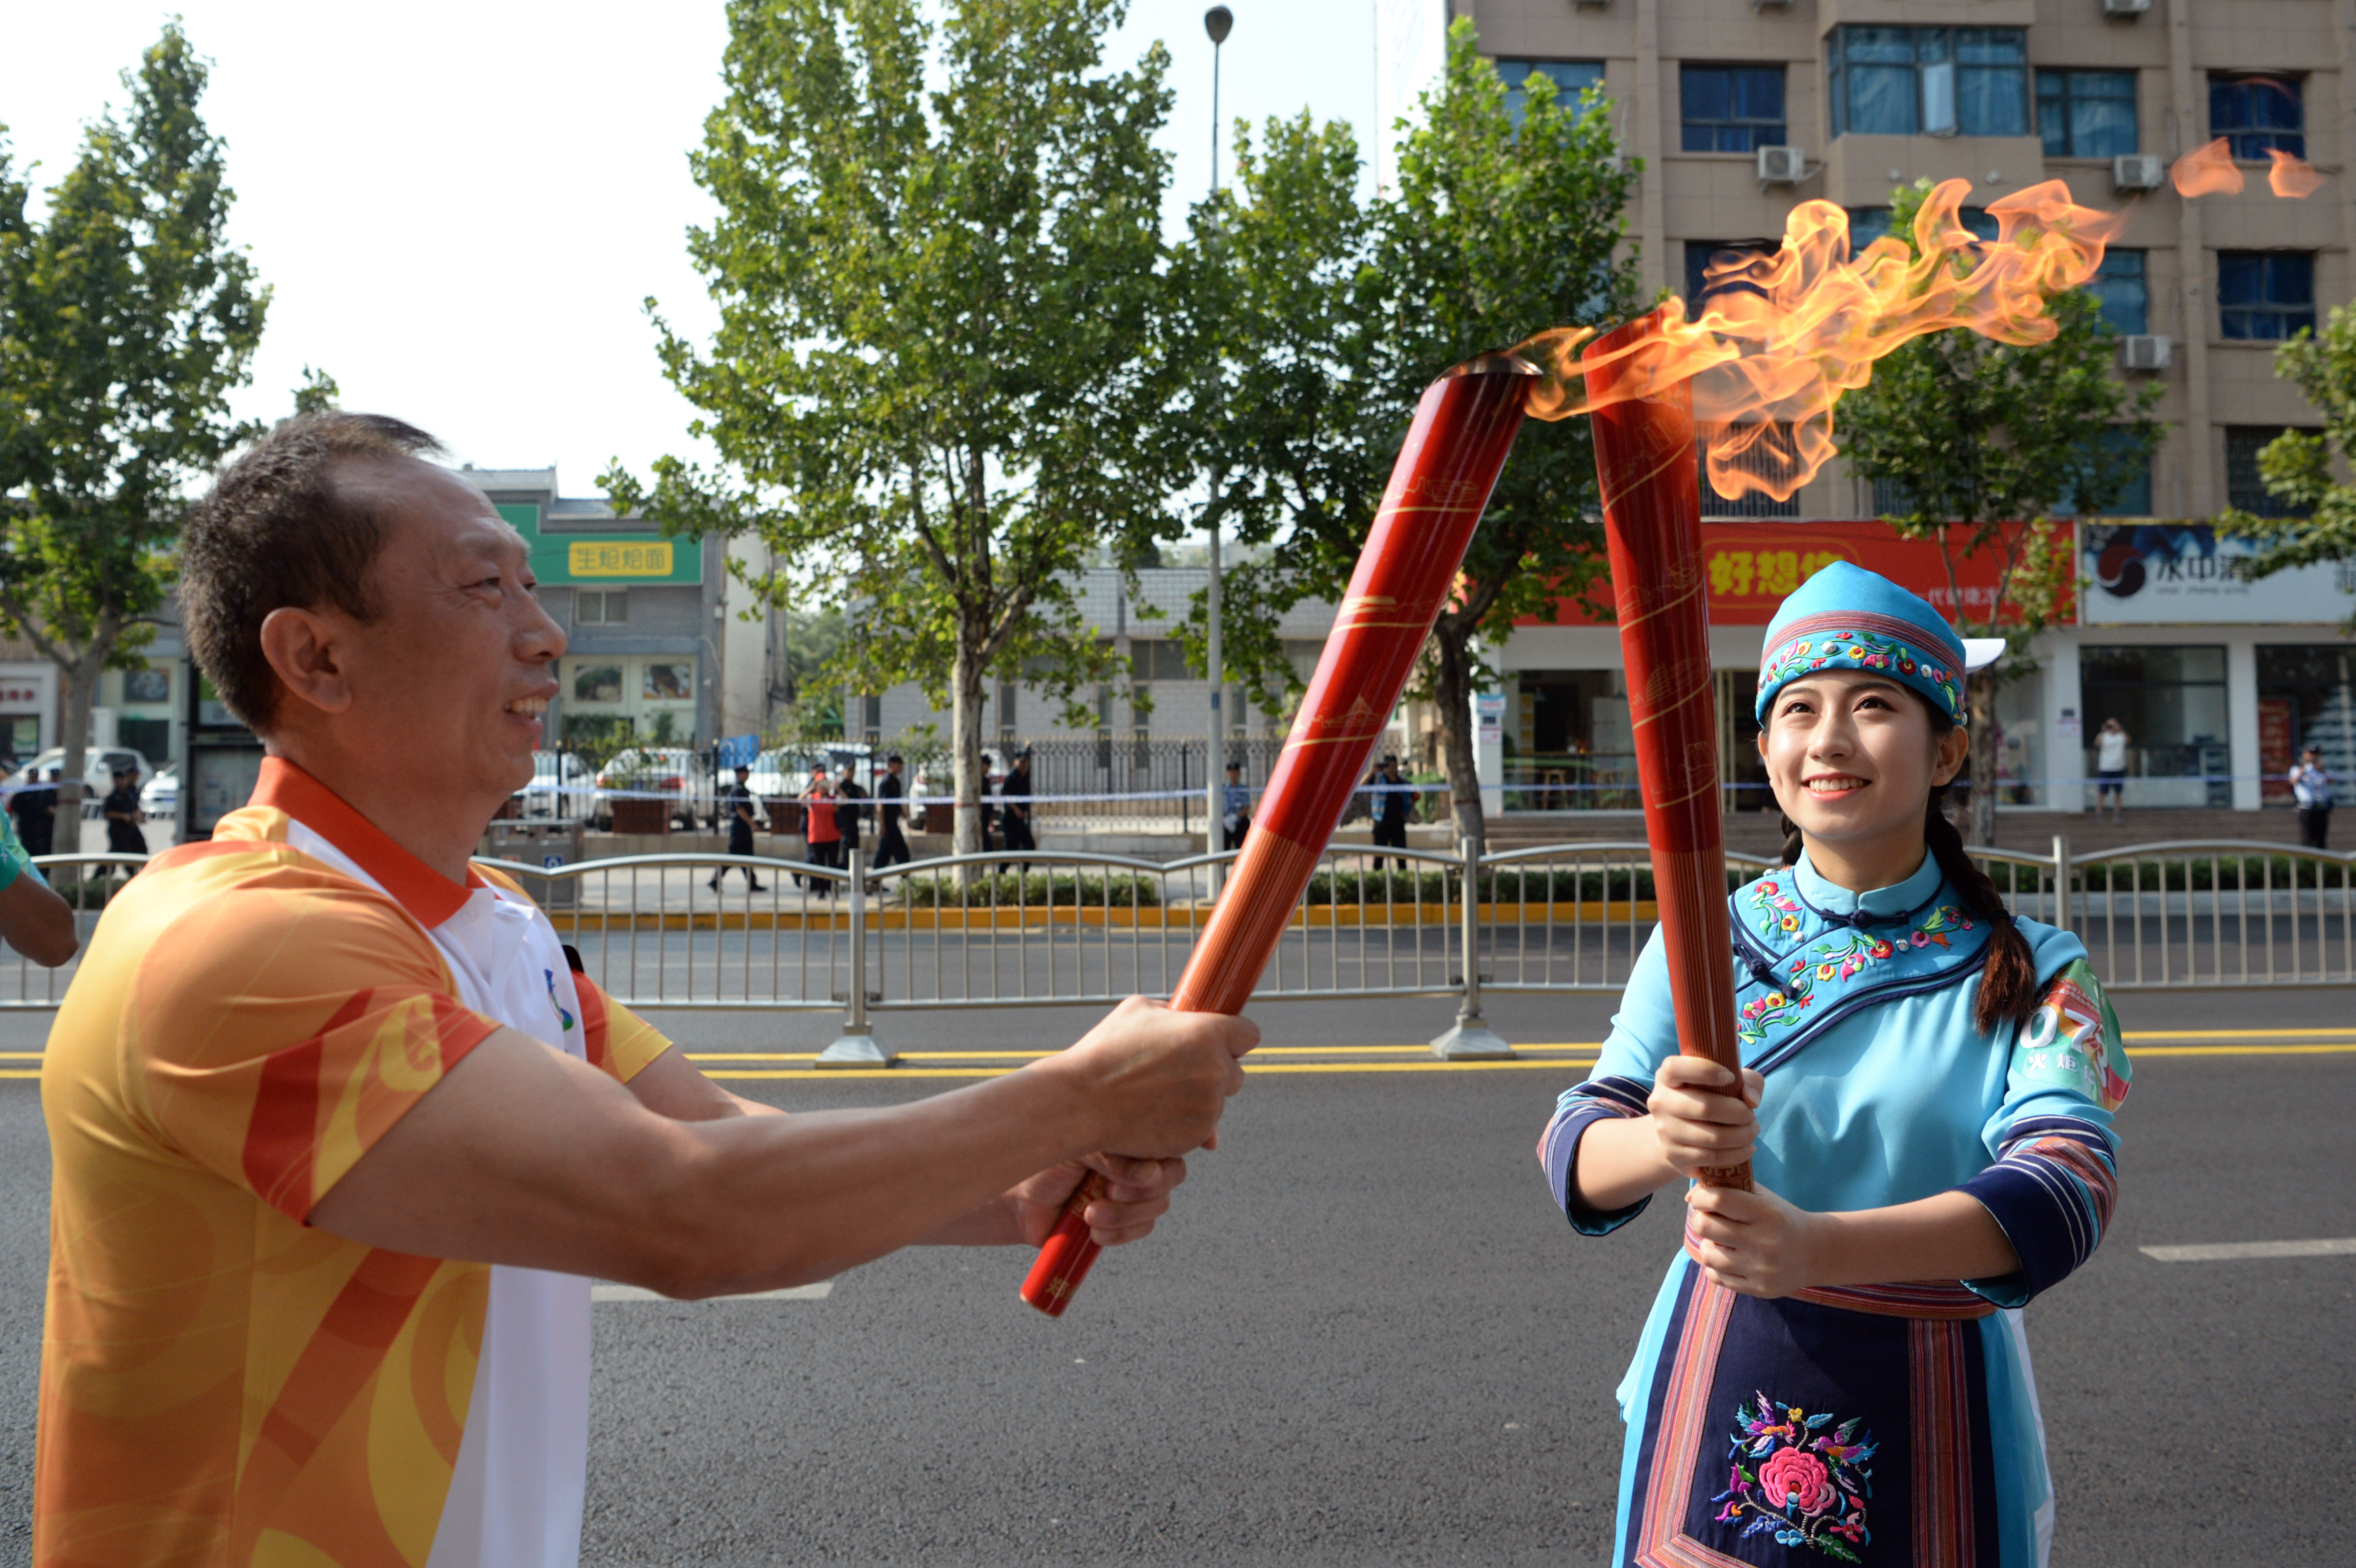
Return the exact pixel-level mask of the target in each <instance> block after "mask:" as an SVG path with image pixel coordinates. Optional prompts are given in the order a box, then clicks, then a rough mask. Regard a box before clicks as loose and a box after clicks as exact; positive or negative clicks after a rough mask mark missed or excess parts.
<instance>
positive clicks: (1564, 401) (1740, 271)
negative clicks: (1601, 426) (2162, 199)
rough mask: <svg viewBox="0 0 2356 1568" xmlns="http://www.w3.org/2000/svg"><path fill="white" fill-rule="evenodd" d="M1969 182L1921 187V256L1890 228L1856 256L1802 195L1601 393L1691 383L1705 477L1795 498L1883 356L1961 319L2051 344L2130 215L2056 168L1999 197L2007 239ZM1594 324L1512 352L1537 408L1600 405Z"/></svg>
mask: <svg viewBox="0 0 2356 1568" xmlns="http://www.w3.org/2000/svg"><path fill="white" fill-rule="evenodd" d="M1969 190H1970V187H1969V186H1968V185H1966V184H1965V182H1964V181H1962V180H1959V179H1951V180H1947V181H1945V182H1944V183H1942V184H1941V185H1939V186H1937V187H1935V188H1933V190H1932V191H1931V192H1930V194H1929V195H1928V196H1927V197H1925V198H1924V199H1923V202H1922V210H1921V211H1920V212H1919V213H1917V214H1916V216H1915V220H1914V241H1915V244H1916V246H1917V247H1918V248H1919V249H1920V252H1921V254H1920V255H1916V254H1914V253H1912V252H1910V251H1909V250H1908V248H1907V246H1906V243H1905V242H1904V241H1902V240H1900V239H1898V238H1897V237H1895V236H1894V235H1885V236H1883V237H1882V238H1880V239H1879V240H1876V241H1874V242H1873V243H1872V244H1870V245H1868V246H1867V247H1866V248H1865V249H1864V250H1863V251H1862V252H1857V253H1855V254H1854V255H1853V254H1851V252H1850V249H1849V235H1848V214H1847V213H1846V212H1844V211H1843V210H1842V209H1840V208H1838V207H1837V206H1835V205H1834V204H1833V203H1831V202H1829V201H1804V202H1802V203H1801V204H1800V205H1799V206H1797V207H1795V208H1794V209H1792V213H1791V216H1790V218H1789V219H1788V220H1787V221H1786V224H1785V228H1784V233H1783V249H1782V250H1780V251H1778V252H1775V253H1773V254H1772V255H1765V254H1762V255H1756V256H1748V257H1745V258H1743V259H1741V260H1740V261H1737V262H1734V263H1727V264H1718V265H1713V266H1712V267H1711V268H1710V271H1709V276H1710V279H1711V281H1712V282H1713V283H1718V282H1726V283H1738V284H1740V285H1744V286H1743V288H1741V289H1730V290H1726V291H1724V292H1721V293H1719V294H1716V295H1711V296H1709V298H1708V300H1707V301H1706V302H1705V304H1704V306H1703V309H1702V314H1701V316H1700V317H1699V318H1698V319H1696V320H1691V321H1688V320H1687V319H1686V313H1685V306H1684V305H1683V303H1682V302H1680V301H1678V300H1676V299H1674V298H1672V299H1669V300H1666V301H1665V302H1664V303H1663V305H1662V307H1661V310H1660V312H1659V315H1658V321H1659V326H1658V328H1657V329H1656V330H1655V331H1652V332H1648V333H1644V334H1642V335H1640V336H1638V337H1637V338H1634V339H1633V341H1631V342H1630V343H1628V344H1627V345H1625V346H1624V347H1622V348H1621V349H1616V350H1615V351H1614V352H1613V353H1612V355H1611V356H1610V360H1614V361H1622V362H1624V364H1625V366H1626V369H1625V370H1624V371H1622V373H1621V374H1620V375H1618V376H1617V377H1613V378H1609V379H1610V381H1611V384H1612V390H1611V391H1610V392H1608V393H1606V394H1605V396H1604V399H1603V401H1604V402H1605V403H1620V402H1624V401H1626V400H1628V399H1631V398H1641V397H1646V396H1651V395H1654V394H1655V393H1658V392H1662V391H1664V390H1665V389H1666V388H1668V387H1670V386H1672V385H1674V384H1676V382H1678V381H1691V382H1692V383H1693V403H1694V418H1695V421H1696V423H1697V424H1699V425H1700V426H1702V427H1703V428H1704V430H1705V431H1706V432H1707V444H1708V472H1709V481H1710V486H1711V488H1712V489H1715V490H1717V491H1718V493H1719V494H1720V495H1722V496H1726V497H1728V498H1730V499H1733V498H1738V497H1740V496H1742V495H1745V494H1748V493H1750V492H1751V491H1753V490H1756V491H1761V492H1763V493H1765V494H1767V495H1770V496H1772V497H1774V498H1775V499H1777V500H1783V499H1788V498H1789V497H1790V496H1791V495H1792V494H1793V493H1794V491H1796V490H1798V489H1799V488H1800V487H1801V486H1802V485H1804V484H1805V483H1807V482H1808V480H1809V479H1810V478H1814V477H1815V473H1816V471H1817V470H1818V469H1820V468H1822V467H1824V466H1825V464H1826V462H1827V461H1829V460H1830V459H1831V457H1832V456H1833V452H1834V446H1833V404H1834V403H1837V402H1838V401H1839V399H1840V395H1841V393H1843V392H1851V391H1854V390H1855V389H1857V388H1858V387H1861V386H1863V385H1865V383H1866V382H1867V381H1869V380H1870V379H1871V377H1872V374H1873V366H1874V362H1875V361H1876V360H1879V359H1880V358H1881V357H1882V356H1884V355H1885V354H1888V353H1890V351H1891V350H1892V349H1896V348H1898V347H1899V346H1900V345H1901V344H1902V343H1905V342H1908V341H1909V340H1911V339H1912V338H1920V337H1922V336H1923V335H1924V334H1926V333H1931V332H1938V331H1944V330H1945V329H1947V328H1956V327H1961V328H1969V329H1970V330H1971V331H1974V332H1976V333H1978V334H1980V335H1981V336H1982V337H1985V338H1994V339H1995V340H1996V341H1997V342H1999V343H2011V344H2017V345H2026V344H2031V343H2042V342H2046V341H2049V340H2050V339H2051V338H2052V337H2053V335H2054V334H2055V333H2056V332H2057V331H2059V330H2060V328H2058V327H2056V325H2055V324H2054V322H2053V319H2052V317H2051V316H2049V315H2048V314H2047V313H2046V308H2045V302H2046V299H2047V298H2048V296H2050V295H2053V294H2055V293H2058V292H2060V291H2061V290H2064V289H2072V288H2076V287H2078V286H2080V285H2083V284H2084V283H2085V282H2086V281H2087V280H2088V279H2090V278H2092V277H2093V276H2094V272H2095V269H2096V268H2098V267H2099V266H2101V265H2102V261H2103V247H2104V245H2105V244H2107V243H2108V242H2110V240H2111V238H2112V237H2113V236H2114V235H2115V233H2116V232H2117V231H2118V229H2119V226H2120V224H2121V222H2122V220H2121V219H2120V218H2119V217H2118V216H2117V215H2116V214H2113V213H2106V212H2100V211H2096V210H2095V209H2092V208H2086V207H2080V206H2078V205H2077V204H2075V203H2074V202H2072V200H2071V199H2070V193H2069V189H2068V188H2067V187H2065V186H2064V185H2063V184H2062V183H2061V181H2060V180H2047V181H2046V182H2044V183H2043V184H2041V185H2034V186H2030V187H2029V188H2027V189H2025V190H2021V191H2019V192H2017V193H2015V194H2014V195H2011V196H2008V197H2005V198H2003V199H2001V200H1998V201H1996V202H1994V203H1991V204H1990V205H1989V207H1988V209H1987V210H1988V214H1989V215H1990V216H1991V217H1993V218H1994V219H1995V220H1997V238H1996V239H1995V240H1994V241H1992V242H1984V241H1982V240H1980V239H1979V238H1977V237H1976V236H1975V235H1974V234H1973V233H1972V232H1971V231H1969V230H1967V229H1965V227H1964V226H1963V224H1962V222H1961V221H1960V220H1959V219H1958V213H1959V211H1960V209H1962V206H1963V200H1964V197H1965V193H1966V192H1968V191H1969ZM1753 291H1755V292H1753ZM1594 336H1595V331H1594V328H1587V327H1565V328H1555V329H1554V330H1552V331H1548V332H1542V333H1540V334H1539V335H1538V336H1537V337H1535V338H1531V339H1530V340H1529V341H1528V342H1526V343H1524V344H1523V345H1521V346H1520V348H1518V349H1516V350H1515V352H1516V353H1519V354H1521V355H1522V356H1523V357H1524V358H1526V359H1528V360H1531V361H1532V362H1534V363H1536V364H1537V365H1538V366H1540V367H1541V368H1542V369H1544V370H1545V371H1547V377H1546V379H1545V380H1543V381H1539V382H1537V383H1536V390H1535V391H1534V392H1532V394H1531V398H1530V403H1529V412H1530V413H1533V414H1535V415H1537V417H1538V418H1540V419H1567V418H1569V417H1570V416H1572V415H1574V414H1580V413H1589V412H1590V411H1592V410H1593V409H1594V408H1595V407H1597V406H1598V403H1596V402H1595V401H1594V400H1593V399H1592V398H1591V397H1590V393H1589V391H1588V384H1589V383H1588V381H1587V379H1586V378H1585V377H1584V376H1583V375H1582V374H1581V373H1580V360H1579V349H1580V346H1581V345H1582V344H1584V343H1585V342H1587V340H1588V339H1590V338H1592V337H1594ZM1607 362H1608V361H1607ZM1738 462H1740V467H1738ZM1762 470H1765V472H1763V473H1762Z"/></svg>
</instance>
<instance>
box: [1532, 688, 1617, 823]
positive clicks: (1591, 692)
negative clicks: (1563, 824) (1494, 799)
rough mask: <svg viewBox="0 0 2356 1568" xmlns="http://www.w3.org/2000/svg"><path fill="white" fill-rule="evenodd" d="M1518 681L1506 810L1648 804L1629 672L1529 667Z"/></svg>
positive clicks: (1592, 808) (1609, 808)
mask: <svg viewBox="0 0 2356 1568" xmlns="http://www.w3.org/2000/svg"><path fill="white" fill-rule="evenodd" d="M1515 684H1516V686H1517V689H1518V693H1519V703H1518V707H1517V709H1516V712H1515V719H1514V730H1515V748H1514V756H1513V757H1511V758H1510V759H1509V760H1508V761H1507V763H1506V768H1505V785H1506V796H1505V809H1506V810H1507V811H1627V810H1633V809H1635V808H1636V807H1638V806H1641V805H1642V804H1643V800H1641V799H1640V797H1639V796H1638V794H1637V792H1636V757H1635V749H1636V747H1635V741H1634V738H1633V736H1632V735H1631V734H1630V732H1629V728H1628V684H1627V677H1626V676H1625V675H1624V674H1623V673H1622V671H1617V670H1525V671H1520V672H1519V674H1517V675H1516V676H1515ZM1525 736H1526V737H1527V738H1526V742H1525V741H1524V739H1523V737H1525Z"/></svg>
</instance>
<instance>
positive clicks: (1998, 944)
mask: <svg viewBox="0 0 2356 1568" xmlns="http://www.w3.org/2000/svg"><path fill="white" fill-rule="evenodd" d="M1946 803H1947V787H1946V786H1945V785H1944V784H1940V785H1936V786H1933V789H1932V790H1931V799H1930V802H1929V804H1928V805H1927V806H1926V807H1925V808H1924V810H1923V814H1922V842H1923V843H1924V844H1926V845H1928V846H1929V848H1930V851H1931V853H1932V854H1934V855H1936V856H1937V857H1938V859H1939V869H1940V870H1942V871H1944V872H1945V873H1946V874H1947V880H1948V881H1949V882H1951V883H1953V884H1954V888H1955V892H1956V894H1957V895H1958V896H1960V897H1962V899H1963V901H1964V909H1965V913H1967V914H1970V915H1972V916H1974V917H1976V918H1979V919H1983V920H1986V921H1987V923H1988V945H1987V961H1986V962H1985V963H1984V964H1983V965H1982V967H1981V969H1980V993H1979V999H1978V1002H1977V1004H1976V1005H1975V1006H1974V1008H1973V1009H1972V1022H1973V1023H1974V1024H1976V1025H1977V1026H1979V1029H1980V1032H1981V1033H1982V1034H1987V1033H1990V1032H1992V1031H1993V1030H1994V1029H1995V1028H1996V1026H1997V1025H1998V1024H2000V1023H2003V1022H2004V1021H2005V1020H2007V1019H2010V1020H2011V1021H2012V1022H2014V1023H2016V1024H2025V1023H2027V1022H2028V1021H2029V1015H2030V1014H2032V1013H2034V1012H2036V1010H2037V963H2036V961H2035V960H2034V959H2033V958H2031V957H2030V955H2029V939H2028V938H2026V937H2024V936H2022V935H2021V934H2020V928H2019V927H2018V926H2016V925H2014V924H2013V922H2012V911H2011V910H2009V909H2008V908H2005V904H2004V897H2003V896H2002V895H2001V894H1999V893H1997V890H1996V884H1995V883H1994V882H1991V881H1990V880H1988V874H1987V872H1985V871H1983V870H1981V869H1980V865H1979V862H1977V861H1976V860H1974V859H1973V858H1972V857H1971V855H1970V854H1968V853H1966V852H1965V849H1964V835H1963V834H1961V833H1959V832H1956V831H1955V824H1954V823H1953V822H1949V821H1948V820H1947V811H1946Z"/></svg>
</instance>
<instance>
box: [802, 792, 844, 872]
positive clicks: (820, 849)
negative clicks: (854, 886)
mask: <svg viewBox="0 0 2356 1568" xmlns="http://www.w3.org/2000/svg"><path fill="white" fill-rule="evenodd" d="M802 810H803V812H804V814H805V821H804V822H803V825H802V843H803V846H804V847H803V852H802V858H803V859H804V860H805V861H808V862H809V864H810V865H832V866H838V867H839V866H841V865H842V829H841V827H839V826H837V825H836V823H835V820H834V785H833V784H832V783H831V782H830V781H829V780H828V779H827V776H826V764H825V763H823V762H820V763H817V764H815V765H813V766H812V767H811V768H810V781H809V789H805V790H803V791H802ZM803 886H806V887H809V889H810V890H811V891H812V892H816V893H823V894H825V895H826V896H827V897H830V898H831V897H834V883H833V881H832V879H830V878H829V877H824V876H813V877H810V878H809V879H808V880H807V881H805V882H804V884H803Z"/></svg>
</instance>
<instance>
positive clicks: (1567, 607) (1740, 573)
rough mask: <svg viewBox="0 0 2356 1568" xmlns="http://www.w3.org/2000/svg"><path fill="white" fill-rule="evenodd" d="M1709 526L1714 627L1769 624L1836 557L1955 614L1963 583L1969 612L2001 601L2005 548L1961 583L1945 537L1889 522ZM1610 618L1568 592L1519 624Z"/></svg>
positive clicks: (2064, 547) (1601, 589) (2062, 540)
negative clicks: (1544, 614)
mask: <svg viewBox="0 0 2356 1568" xmlns="http://www.w3.org/2000/svg"><path fill="white" fill-rule="evenodd" d="M1701 532H1702V566H1703V569H1704V570H1705V571H1706V572H1708V574H1709V619H1710V624H1711V625H1712V626H1765V625H1766V624H1767V623H1768V622H1769V621H1770V620H1772V619H1773V618H1774V615H1775V608H1776V607H1777V606H1778V605H1781V604H1782V603H1783V600H1784V598H1785V597H1786V596H1788V595H1790V594H1791V593H1792V591H1793V590H1794V589H1795V588H1797V587H1798V586H1799V585H1801V584H1802V583H1804V582H1806V581H1807V580H1808V579H1809V578H1810V577H1813V576H1815V575H1816V574H1817V573H1818V572H1820V571H1822V570H1823V569H1824V568H1825V567H1826V566H1829V565H1831V564H1833V563H1834V562H1836V561H1847V562H1849V563H1851V564H1855V565H1858V566H1863V567H1865V568H1866V569H1867V570H1868V571H1872V572H1879V573H1880V574H1881V575H1883V576H1885V577H1887V578H1889V579H1890V581H1891V582H1893V583H1896V584H1898V585H1900V586H1901V587H1904V588H1909V589H1912V591H1913V592H1915V593H1918V594H1920V595H1922V596H1923V597H1924V598H1926V599H1928V600H1930V601H1931V603H1932V604H1933V606H1935V607H1937V608H1938V609H1939V610H1940V611H1941V612H1942V613H1944V614H1945V615H1948V616H1953V615H1954V614H1955V613H1956V609H1955V596H1956V591H1957V589H1958V588H1960V589H1961V591H1962V594H1963V601H1964V604H1963V609H1964V613H1965V614H1966V615H1968V616H1970V617H1971V618H1973V619H1974V620H1976V621H1985V620H1986V618H1987V615H1988V611H1989V608H1990V607H1991V606H1993V605H1994V604H1995V603H1996V594H1997V580H1998V578H1999V577H2000V576H2001V575H2002V574H2003V566H2004V553H2003V552H2001V551H1998V550H1987V551H1983V552H1980V553H1977V554H1975V555H1966V556H1965V557H1963V558H1962V559H1961V560H1959V561H1957V562H1956V564H1955V581H1954V583H1953V584H1950V582H1949V580H1948V577H1947V563H1946V558H1945V555H1944V553H1942V551H1941V549H1940V547H1939V542H1938V541H1936V540H1933V539H1903V538H1901V537H1900V536H1899V535H1898V534H1897V532H1894V531H1893V530H1892V529H1891V528H1890V525H1889V524H1888V523H1886V522H1882V521H1878V520H1875V521H1863V522H1764V521H1759V522H1753V521H1741V522H1705V523H1703V524H1702V525H1701ZM2072 543H2073V542H2072V530H2071V529H2069V528H2067V527H2064V528H2062V529H2061V530H2059V531H2058V532H2056V534H2055V538H2054V545H2053V551H2054V554H2055V555H2056V556H2057V557H2059V558H2060V560H2061V564H2062V565H2063V567H2064V569H2065V572H2066V571H2067V570H2068V568H2069V567H2071V566H2072V564H2074V562H2075V559H2076V558H2075V557H2074V556H2073V555H2072V554H2071V553H2070V552H2071V550H2072ZM2070 581H2071V583H2072V587H2070V588H2066V589H2065V590H2064V591H2063V604H2062V607H2061V614H2060V615H2059V616H2057V617H2056V619H2057V620H2059V621H2060V622H2061V623H2062V624H2064V625H2066V624H2068V623H2070V622H2071V621H2072V620H2074V619H2075V618H2076V613H2077V610H2076V603H2075V601H2076V597H2077V596H2076V593H2075V587H2074V585H2075V576H2074V574H2072V575H2071V576H2070ZM1594 597H1595V598H1596V599H1597V600H1599V601H1600V602H1601V603H1602V604H1605V605H1609V604H1610V603H1611V597H1612V590H1611V587H1610V585H1608V584H1606V583H1599V584H1597V585H1596V591H1595V594H1594ZM1608 622H1609V618H1608V617H1606V616H1600V615H1595V614H1590V612H1589V611H1588V610H1587V609H1586V608H1585V607H1583V606H1581V605H1580V602H1579V601H1578V600H1576V599H1569V598H1566V599H1564V600H1562V601H1561V606H1560V608H1559V610H1558V617H1557V618H1556V619H1555V620H1554V621H1552V622H1548V621H1546V620H1544V619H1541V618H1537V617H1531V618H1526V619H1524V620H1523V621H1521V622H1520V623H1519V624H1521V625H1523V626H1546V625H1549V624H1552V625H1557V626H1601V625H1605V624H1608Z"/></svg>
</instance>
